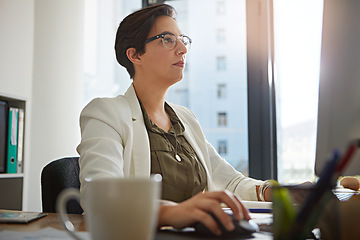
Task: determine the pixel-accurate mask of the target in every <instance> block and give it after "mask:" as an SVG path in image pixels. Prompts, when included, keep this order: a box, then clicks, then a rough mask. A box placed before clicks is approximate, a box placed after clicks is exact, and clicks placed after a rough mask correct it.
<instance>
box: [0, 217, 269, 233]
mask: <svg viewBox="0 0 360 240" xmlns="http://www.w3.org/2000/svg"><path fill="white" fill-rule="evenodd" d="M0 211H2V210H0ZM69 219H70V220H71V222H72V223H73V224H74V226H75V228H76V230H77V231H87V230H86V225H85V220H84V217H83V215H81V214H69ZM48 227H51V228H54V229H58V230H62V231H63V230H64V227H63V226H62V224H61V222H60V220H59V216H58V214H56V213H48V215H47V216H45V217H43V218H40V219H37V220H34V221H32V222H30V223H27V224H17V223H0V232H1V231H4V230H9V231H17V232H34V231H39V230H42V229H45V228H48ZM69 239H72V238H71V237H70V236H69ZM165 239H166V240H183V239H186V240H198V239H205V238H204V237H199V236H196V235H195V234H194V233H191V232H190V233H189V232H173V231H158V232H157V233H156V236H155V240H165ZM211 239H215V240H216V239H223V238H216V237H214V238H211ZM231 239H233V240H236V239H244V238H243V237H241V238H231ZM245 239H246V238H245ZM251 239H273V238H272V236H271V235H269V234H262V233H256V234H254V236H252V237H251Z"/></svg>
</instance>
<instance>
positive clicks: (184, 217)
mask: <svg viewBox="0 0 360 240" xmlns="http://www.w3.org/2000/svg"><path fill="white" fill-rule="evenodd" d="M222 203H223V204H225V205H226V206H227V207H229V208H230V209H231V210H232V212H233V216H234V218H235V219H236V220H241V219H243V218H245V219H250V216H249V213H248V211H247V209H246V208H245V207H244V206H243V205H242V203H241V201H240V199H239V197H237V196H236V195H234V194H232V193H230V192H228V191H216V192H204V193H198V194H197V195H195V196H193V197H192V198H190V199H188V200H186V201H184V202H181V203H179V204H176V203H172V204H163V205H161V206H160V210H159V218H158V226H159V227H162V226H172V227H174V228H177V229H181V228H184V227H189V226H192V225H194V224H195V223H197V222H201V223H202V224H204V225H205V226H206V227H207V228H209V229H210V231H211V232H213V233H214V234H216V235H220V234H221V230H220V228H219V226H218V224H217V223H216V221H215V220H214V219H213V218H212V217H211V215H210V214H209V212H212V213H213V214H214V215H215V216H216V217H217V218H218V219H219V220H220V222H221V223H222V224H223V226H224V227H225V228H226V229H227V230H229V231H231V230H233V229H234V227H235V226H234V225H233V223H232V221H231V218H230V217H229V216H228V214H226V213H225V212H224V211H223V209H222V206H221V204H222Z"/></svg>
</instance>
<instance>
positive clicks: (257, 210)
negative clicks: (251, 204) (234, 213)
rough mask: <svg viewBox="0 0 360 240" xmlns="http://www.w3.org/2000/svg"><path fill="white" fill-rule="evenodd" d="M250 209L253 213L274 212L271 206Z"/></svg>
mask: <svg viewBox="0 0 360 240" xmlns="http://www.w3.org/2000/svg"><path fill="white" fill-rule="evenodd" d="M248 210H249V212H251V213H272V209H271V208H249V209H248Z"/></svg>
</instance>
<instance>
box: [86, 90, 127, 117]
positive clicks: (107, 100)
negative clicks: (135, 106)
mask: <svg viewBox="0 0 360 240" xmlns="http://www.w3.org/2000/svg"><path fill="white" fill-rule="evenodd" d="M89 114H90V115H97V116H99V115H100V116H101V115H103V116H109V115H113V114H115V115H124V114H125V115H127V114H129V115H131V110H130V107H129V103H128V101H127V99H126V98H125V97H124V96H123V95H119V96H116V97H101V98H100V97H99V98H94V99H93V100H91V101H90V102H89V103H88V104H87V105H86V106H85V107H84V109H83V110H82V113H81V115H89Z"/></svg>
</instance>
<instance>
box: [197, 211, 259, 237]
mask: <svg viewBox="0 0 360 240" xmlns="http://www.w3.org/2000/svg"><path fill="white" fill-rule="evenodd" d="M226 213H227V214H228V215H229V216H230V218H231V220H232V221H233V224H234V226H235V229H234V230H233V231H228V230H226V228H225V227H224V226H223V225H222V224H221V222H220V221H219V219H218V218H217V217H216V216H215V215H214V214H213V213H209V214H210V215H211V216H212V217H213V218H214V219H215V221H216V222H217V224H218V225H219V227H220V230H221V232H222V234H221V236H245V235H251V234H252V233H254V232H257V231H259V226H258V225H257V223H256V222H254V220H251V219H250V220H246V219H242V220H240V221H238V220H235V219H234V217H233V214H232V213H230V212H226ZM194 228H195V231H196V232H197V233H199V234H201V235H214V234H213V233H212V232H211V231H210V230H209V229H208V228H207V227H206V226H205V225H204V224H202V223H201V222H198V223H197V224H195V225H194Z"/></svg>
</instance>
